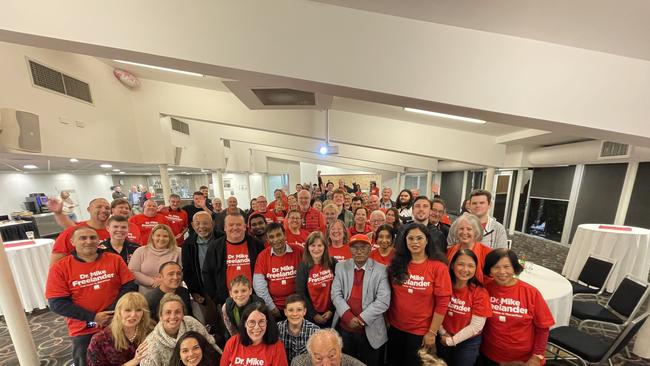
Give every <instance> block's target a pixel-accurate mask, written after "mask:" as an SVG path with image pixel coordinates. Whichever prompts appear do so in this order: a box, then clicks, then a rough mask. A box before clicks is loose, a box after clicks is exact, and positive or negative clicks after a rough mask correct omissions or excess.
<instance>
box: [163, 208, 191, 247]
mask: <svg viewBox="0 0 650 366" xmlns="http://www.w3.org/2000/svg"><path fill="white" fill-rule="evenodd" d="M162 214H163V215H165V218H166V219H167V221H169V227H170V228H171V229H172V232H173V233H174V236H176V235H178V234H180V233H182V232H183V231H185V229H186V228H187V225H188V218H187V212H185V210H182V209H178V211H173V210H171V209H169V208H168V209H167V210H165V211H163V212H162ZM184 241H185V239H184V238H183V237H182V236H181V237H180V238H178V239H176V244H177V245H178V246H179V247H182V246H183V242H184Z"/></svg>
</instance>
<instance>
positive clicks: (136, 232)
mask: <svg viewBox="0 0 650 366" xmlns="http://www.w3.org/2000/svg"><path fill="white" fill-rule="evenodd" d="M140 237H141V235H140V228H139V227H138V225H136V224H134V223H132V222H129V232H128V234H126V240H128V241H130V242H131V243H136V244H138V245H140Z"/></svg>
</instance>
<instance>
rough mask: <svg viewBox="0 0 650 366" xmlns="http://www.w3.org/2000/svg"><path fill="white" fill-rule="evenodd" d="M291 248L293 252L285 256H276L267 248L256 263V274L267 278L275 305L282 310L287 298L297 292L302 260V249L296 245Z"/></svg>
mask: <svg viewBox="0 0 650 366" xmlns="http://www.w3.org/2000/svg"><path fill="white" fill-rule="evenodd" d="M289 247H290V248H291V250H292V251H291V252H289V251H288V250H287V252H286V253H284V255H283V256H277V255H274V254H272V253H271V250H272V248H270V247H269V248H266V249H264V250H263V251H262V252H261V253H260V254H259V255H258V256H257V261H256V262H255V274H261V275H264V277H266V282H267V283H268V286H269V293H270V294H271V298H273V303H274V304H275V306H277V307H278V308H279V309H280V310H283V309H284V304H285V301H286V299H287V296H289V295H291V294H293V293H294V292H296V274H297V273H298V264H299V263H300V261H301V260H302V248H301V247H300V246H298V245H295V244H290V245H289Z"/></svg>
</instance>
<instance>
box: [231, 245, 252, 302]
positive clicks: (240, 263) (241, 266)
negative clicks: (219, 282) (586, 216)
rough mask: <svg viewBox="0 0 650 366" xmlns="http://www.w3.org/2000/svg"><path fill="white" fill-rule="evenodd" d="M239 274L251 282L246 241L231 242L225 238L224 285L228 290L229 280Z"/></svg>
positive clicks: (249, 259) (249, 260)
mask: <svg viewBox="0 0 650 366" xmlns="http://www.w3.org/2000/svg"><path fill="white" fill-rule="evenodd" d="M239 275H244V276H246V278H248V280H249V281H250V283H253V269H252V268H251V258H250V257H249V256H248V242H247V241H246V240H244V241H243V242H241V243H239V244H232V243H230V242H229V241H228V240H226V286H227V287H228V290H229V291H230V281H232V280H233V279H234V278H235V277H237V276H239Z"/></svg>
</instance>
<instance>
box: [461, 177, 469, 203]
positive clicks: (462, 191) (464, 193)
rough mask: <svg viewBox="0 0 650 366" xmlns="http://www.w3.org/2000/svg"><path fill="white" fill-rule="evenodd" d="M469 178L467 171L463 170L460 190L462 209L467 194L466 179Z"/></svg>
mask: <svg viewBox="0 0 650 366" xmlns="http://www.w3.org/2000/svg"><path fill="white" fill-rule="evenodd" d="M468 179H469V171H468V170H465V171H463V188H462V189H461V190H460V208H461V210H462V209H463V202H465V197H467V195H469V192H467V180H468Z"/></svg>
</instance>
